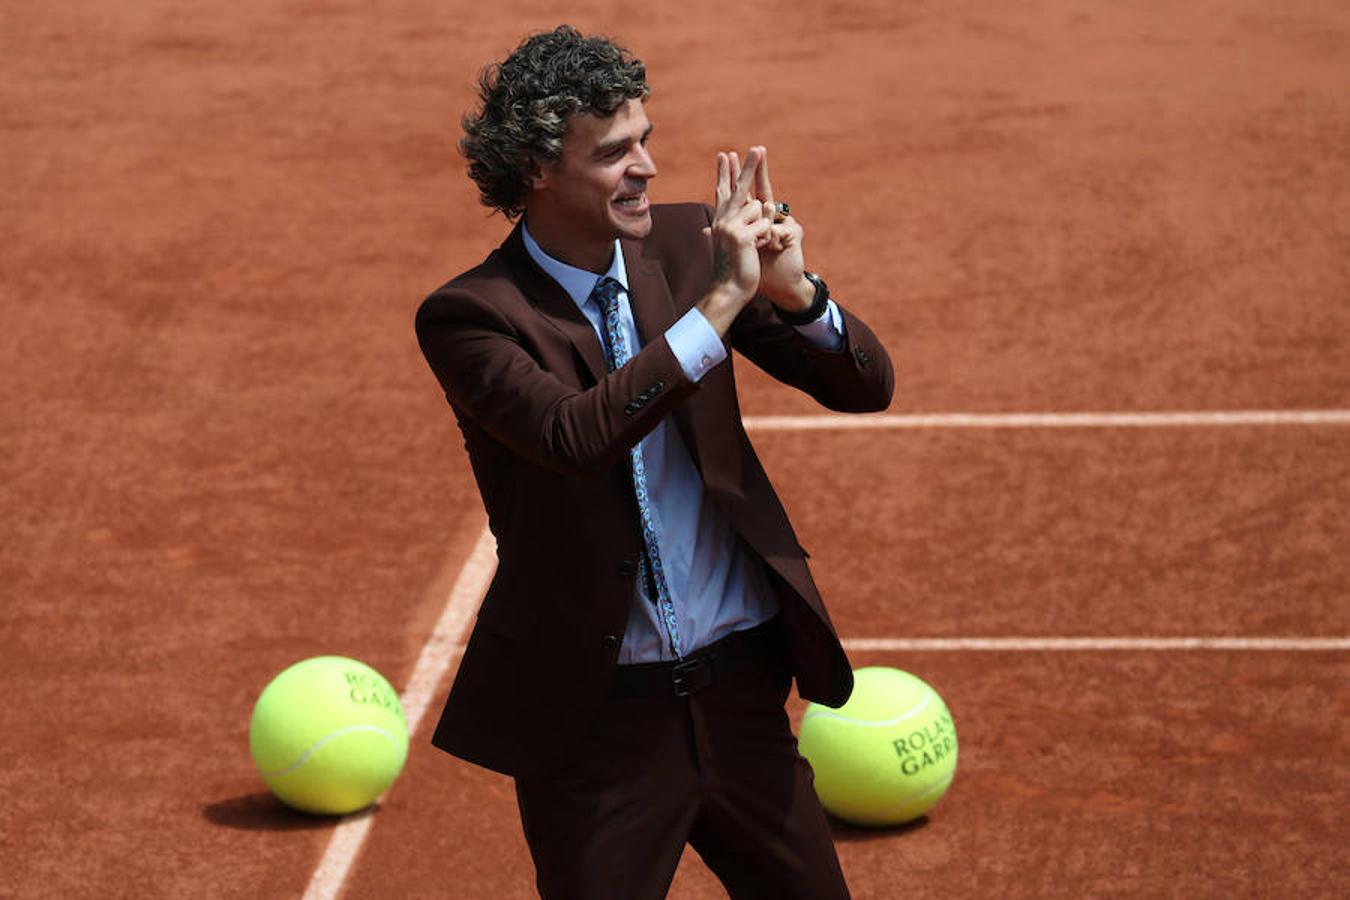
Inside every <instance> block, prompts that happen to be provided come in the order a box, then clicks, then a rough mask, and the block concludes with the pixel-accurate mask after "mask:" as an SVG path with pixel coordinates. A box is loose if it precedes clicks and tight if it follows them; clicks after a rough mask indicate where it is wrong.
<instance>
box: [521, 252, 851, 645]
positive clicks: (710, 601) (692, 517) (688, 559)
mask: <svg viewBox="0 0 1350 900" xmlns="http://www.w3.org/2000/svg"><path fill="white" fill-rule="evenodd" d="M521 236H522V237H523V238H524V240H525V249H526V250H527V251H528V252H529V254H530V256H531V258H533V259H534V261H535V262H536V263H538V264H539V267H540V268H541V269H543V270H544V271H545V272H547V273H548V274H549V275H550V276H552V278H553V279H554V280H555V281H557V282H558V284H559V285H561V286H562V288H563V290H565V291H566V292H567V294H568V296H570V297H571V298H572V299H573V300H574V301H575V302H576V304H577V306H578V307H579V308H580V309H581V312H582V313H583V314H584V315H585V316H586V319H587V320H588V321H589V322H590V323H591V326H592V327H593V328H595V333H596V337H597V338H599V339H600V340H601V342H602V343H603V341H604V338H603V337H601V335H602V333H603V329H604V313H603V312H602V311H601V309H600V307H599V304H597V303H596V302H595V301H593V300H591V299H590V296H591V291H592V290H593V289H594V288H595V284H596V282H597V281H599V280H600V279H601V278H604V277H609V278H613V279H614V280H615V281H617V282H618V283H619V284H620V285H622V286H623V290H622V291H621V292H620V295H619V319H620V322H621V326H622V328H623V331H624V337H625V339H626V340H627V341H628V346H629V347H632V348H634V349H633V353H634V354H636V353H637V350H638V349H639V348H641V346H642V342H641V340H640V339H639V336H638V330H637V325H636V324H635V323H634V321H633V311H632V308H631V306H630V305H629V302H628V270H627V268H626V267H625V266H624V261H623V250H622V247H621V246H620V244H619V242H618V241H617V240H615V242H614V259H613V261H612V262H611V263H610V266H609V270H608V271H607V272H605V273H602V274H600V275H597V274H596V273H594V272H588V271H586V270H585V269H578V268H576V267H575V266H569V265H568V264H566V263H563V262H560V261H558V260H556V259H554V258H553V257H551V256H549V255H548V254H547V253H545V252H544V251H543V249H542V248H541V247H540V246H539V244H538V243H537V242H536V241H535V240H534V238H533V237H532V236H531V235H530V232H529V229H528V228H525V227H523V226H522V228H521ZM798 331H800V332H801V333H802V334H803V336H805V337H806V338H807V339H808V340H810V341H812V343H815V344H816V345H817V346H820V347H822V348H825V349H838V348H839V347H841V346H843V342H844V335H843V327H842V321H841V317H840V314H839V310H838V308H837V307H835V305H834V302H833V301H830V303H829V308H828V309H827V310H826V312H825V313H824V314H823V315H822V316H821V317H820V319H818V320H816V321H815V322H812V323H811V324H809V325H803V326H800V327H799V328H798ZM665 337H666V342H667V343H668V344H669V345H670V349H671V350H672V351H673V352H674V354H675V357H676V359H678V360H679V362H680V366H681V367H682V368H683V369H684V371H685V374H687V375H688V376H689V378H690V379H691V380H693V381H698V380H699V379H700V378H702V377H703V376H704V375H705V374H706V373H707V372H708V371H709V370H710V369H712V368H713V367H714V366H716V365H718V364H719V363H721V362H722V361H723V360H725V359H726V348H725V346H724V345H723V344H722V340H721V338H719V337H718V335H717V331H716V329H714V328H713V327H712V325H710V324H708V320H707V319H705V318H704V317H703V314H702V313H701V312H699V311H698V310H697V309H691V310H689V312H687V313H685V314H684V316H682V317H681V318H680V319H679V321H677V322H676V323H675V324H674V325H672V326H670V328H669V329H667V331H666V333H665ZM639 446H640V447H641V451H642V458H643V462H644V463H645V465H646V469H647V491H648V494H649V496H650V498H651V503H652V510H651V512H652V518H653V521H654V524H655V526H656V534H657V544H658V545H659V547H660V553H661V565H662V566H663V568H664V570H665V574H666V583H667V585H668V586H669V588H670V597H671V601H672V603H673V604H674V606H675V617H676V622H677V627H678V628H679V632H680V640H681V643H682V644H683V646H684V651H685V652H686V653H688V652H689V651H691V650H696V649H698V648H699V647H703V646H706V645H708V644H711V643H712V642H713V641H716V640H719V639H720V638H723V637H726V636H727V635H728V634H731V633H732V632H734V631H741V630H744V629H746V628H752V627H754V626H755V625H759V624H762V623H764V622H767V621H768V620H769V619H771V618H773V616H774V615H775V614H776V613H777V612H778V600H777V598H776V597H775V596H774V594H773V590H772V589H771V588H770V587H769V583H768V579H767V576H766V575H765V573H764V570H763V568H762V566H761V564H760V563H759V562H758V561H757V560H756V559H755V557H754V556H753V555H752V554H750V553H749V552H747V551H746V549H745V548H744V547H743V546H742V545H741V542H740V539H739V537H738V536H737V534H736V532H735V530H734V529H733V528H732V527H731V526H730V525H729V524H728V523H727V522H726V521H725V520H723V518H722V516H721V515H720V514H719V513H718V511H717V509H716V507H715V506H713V504H712V503H709V502H708V500H707V498H706V496H705V494H704V490H703V480H702V479H701V478H700V477H699V474H698V469H697V468H696V467H695V465H694V461H693V460H692V459H691V458H690V456H689V451H688V448H686V447H685V445H684V440H683V439H682V438H681V437H680V432H679V429H678V428H675V427H674V426H673V424H672V423H671V421H670V419H669V418H667V419H665V420H663V421H662V422H661V423H660V424H659V425H657V426H656V428H654V429H653V430H652V431H651V432H650V433H649V434H648V435H647V436H646V437H644V438H643V439H642V442H641V443H640V444H639ZM671 658H672V655H671V651H670V644H669V641H668V640H666V639H665V626H664V625H663V624H662V622H661V616H660V613H659V611H658V610H657V608H656V606H655V605H654V604H653V603H652V602H651V601H650V600H648V599H647V598H646V597H645V596H644V595H643V593H642V586H641V584H639V585H638V586H637V588H636V591H635V596H634V598H633V609H632V612H631V613H630V615H629V617H628V627H627V628H626V630H625V631H624V636H623V645H622V647H621V648H620V650H619V662H620V663H622V664H628V663H640V662H657V661H660V660H669V659H671Z"/></svg>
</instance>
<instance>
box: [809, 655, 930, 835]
mask: <svg viewBox="0 0 1350 900" xmlns="http://www.w3.org/2000/svg"><path fill="white" fill-rule="evenodd" d="M853 678H854V681H853V694H852V695H851V696H850V697H849V699H848V702H847V703H845V704H844V705H843V706H841V707H839V708H838V709H831V708H830V707H828V706H821V705H819V704H816V703H812V704H810V705H809V706H808V707H807V709H806V715H805V717H804V718H803V719H802V728H801V736H800V738H799V739H798V745H799V747H800V749H801V753H802V756H805V757H806V758H807V760H809V761H810V763H811V768H813V769H814V770H815V773H816V793H817V794H818V795H819V796H820V802H821V804H822V805H824V807H825V808H826V809H827V810H829V811H830V812H831V813H833V814H834V815H836V816H838V817H839V818H841V819H843V820H845V821H847V822H853V823H855V824H857V825H899V824H901V823H903V822H909V821H912V820H913V819H917V818H918V817H919V816H922V815H923V814H924V813H926V812H928V811H929V810H930V809H932V808H933V807H934V806H936V805H937V802H938V801H939V800H941V799H942V795H943V794H945V793H947V788H948V787H949V786H950V785H951V783H952V776H953V775H955V774H956V749H957V746H956V726H955V725H954V724H952V717H951V714H950V713H948V712H947V704H945V703H943V702H942V698H941V697H939V696H938V693H937V691H935V690H933V689H932V688H931V687H929V686H928V685H927V684H925V683H924V682H923V681H921V680H920V679H918V678H916V677H915V676H913V675H911V674H909V673H908V672H902V671H900V670H899V669H890V668H885V667H882V666H873V667H870V668H865V669H858V670H857V671H856V672H854V673H853Z"/></svg>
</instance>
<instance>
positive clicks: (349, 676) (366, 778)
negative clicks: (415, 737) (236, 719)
mask: <svg viewBox="0 0 1350 900" xmlns="http://www.w3.org/2000/svg"><path fill="white" fill-rule="evenodd" d="M248 743H249V750H250V751H251V752H252V754H253V762H254V764H255V765H256V766H257V767H258V772H259V774H261V775H262V778H263V781H264V782H266V784H267V786H268V787H269V788H271V790H272V793H274V794H276V795H277V797H278V798H280V799H281V800H282V802H284V803H286V804H288V805H290V806H293V807H295V808H296V809H299V810H303V811H304V812H309V813H320V814H326V815H345V814H347V813H350V812H355V811H356V810H358V809H363V808H364V807H366V806H369V805H370V804H371V803H373V802H374V801H375V798H376V797H378V796H380V794H382V793H384V792H385V791H386V790H387V789H388V788H389V786H390V785H391V784H393V783H394V779H395V778H397V777H398V774H399V772H401V771H402V770H403V762H404V760H405V759H407V756H408V724H407V722H406V720H405V719H404V718H403V704H401V703H400V702H399V699H398V693H397V692H396V691H395V690H394V689H393V688H392V687H390V685H389V682H388V681H386V680H385V679H384V676H382V675H381V674H380V673H379V672H376V671H375V670H374V669H372V668H371V667H370V666H368V665H366V664H365V663H362V662H357V661H356V660H354V659H347V658H346V657H343V656H316V657H313V658H311V659H306V660H304V661H302V662H298V663H296V664H295V665H293V666H291V667H290V668H289V669H286V670H285V671H284V672H282V673H281V674H280V675H278V676H277V677H276V678H274V679H272V682H271V683H270V684H268V685H267V687H266V688H264V689H263V692H262V694H261V696H259V697H258V702H257V703H256V704H255V705H254V707H253V720H252V722H251V723H250V725H249V730H248Z"/></svg>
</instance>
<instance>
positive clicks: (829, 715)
mask: <svg viewBox="0 0 1350 900" xmlns="http://www.w3.org/2000/svg"><path fill="white" fill-rule="evenodd" d="M935 696H937V695H936V693H934V692H933V691H931V690H930V691H929V692H928V693H927V694H925V695H924V698H923V700H922V701H921V702H920V703H919V705H918V706H915V707H914V708H913V709H911V710H909V711H907V712H903V713H901V714H900V715H898V716H896V717H895V718H894V719H886V720H885V721H882V722H872V721H869V720H867V719H854V718H852V717H850V716H841V715H840V714H839V713H837V712H831V711H830V710H828V709H812V710H809V711H808V712H807V713H806V715H805V716H804V717H803V718H802V721H803V722H805V721H806V720H807V719H821V718H823V719H834V720H835V721H836V722H847V723H848V724H850V725H862V726H864V727H866V728H886V727H888V726H890V725H899V724H900V723H901V722H903V721H905V720H906V719H910V718H913V717H914V716H917V715H918V714H919V713H921V712H923V711H924V710H925V709H927V708H928V705H929V704H930V703H932V702H933V698H934V697H935Z"/></svg>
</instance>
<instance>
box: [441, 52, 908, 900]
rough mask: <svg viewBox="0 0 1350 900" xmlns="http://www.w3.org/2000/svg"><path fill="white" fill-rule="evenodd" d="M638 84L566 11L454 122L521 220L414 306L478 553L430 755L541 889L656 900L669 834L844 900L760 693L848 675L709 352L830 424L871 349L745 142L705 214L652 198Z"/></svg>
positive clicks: (705, 852) (766, 893)
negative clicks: (466, 624)
mask: <svg viewBox="0 0 1350 900" xmlns="http://www.w3.org/2000/svg"><path fill="white" fill-rule="evenodd" d="M647 96H648V88H647V84H646V77H645V69H644V68H643V66H642V64H641V62H639V61H638V60H636V59H634V58H633V57H632V56H631V55H630V54H628V53H627V51H625V50H623V49H622V48H619V47H617V46H615V45H614V44H612V43H611V42H609V41H608V40H606V39H603V38H594V37H583V36H582V35H580V34H578V33H577V32H576V31H574V30H573V29H571V28H569V27H567V26H562V27H560V28H558V29H557V30H555V31H553V32H551V33H547V34H541V35H536V36H534V37H532V38H530V39H528V40H527V41H525V42H524V43H523V44H521V46H520V47H519V48H517V50H516V51H515V52H514V53H513V54H511V56H510V57H509V58H508V59H507V60H506V61H505V62H503V63H502V64H501V65H499V66H495V67H490V68H489V69H488V70H486V71H485V73H484V76H483V79H482V83H481V98H482V108H481V109H480V110H479V111H478V112H477V114H476V115H473V116H470V117H468V118H466V120H465V130H466V136H465V138H464V140H463V141H462V142H461V146H462V148H463V150H464V152H465V154H466V156H467V157H468V158H469V160H470V175H471V177H473V178H474V180H475V182H476V183H477V184H478V186H479V189H480V192H481V194H482V199H483V202H484V203H485V204H487V205H489V206H491V207H493V208H495V209H498V210H500V211H502V212H503V213H504V214H505V215H506V216H507V217H508V218H510V219H520V220H521V221H519V222H518V223H517V225H516V227H515V229H514V230H513V231H512V232H511V234H510V236H509V237H508V238H507V239H506V241H505V243H503V244H502V246H501V247H499V248H498V249H497V250H496V251H494V252H493V253H492V254H491V255H490V256H488V258H487V259H486V260H485V261H484V262H483V263H482V264H480V265H479V266H477V267H475V268H474V269H472V270H470V271H468V272H466V273H464V274H463V275H460V276H459V277H457V278H455V279H454V280H452V281H450V282H449V283H448V284H446V285H444V286H443V287H441V288H440V289H438V290H437V291H435V292H434V293H433V294H432V295H431V296H430V297H428V298H427V300H426V301H425V302H424V303H423V304H422V307H421V308H420V309H419V311H418V314H417V335H418V339H419V341H420V343H421V347H422V350H423V353H424V354H425V355H426V358H427V361H428V363H429V364H430V366H431V368H432V370H433V372H434V373H435V375H436V377H437V379H438V380H439V382H440V384H441V386H442V388H443V389H444V390H445V394H446V397H447V399H448V400H449V402H450V405H451V408H452V409H453V410H454V413H455V417H456V419H457V421H458V424H459V427H460V429H461V431H462V433H463V435H464V442H465V447H466V448H467V450H468V454H469V459H470V462H471V464H472V466H473V471H474V476H475V478H476V479H477V482H478V486H479V490H480V492H481V494H482V497H483V502H484V505H485V506H486V508H487V512H488V518H489V524H490V527H491V529H492V533H493V535H494V536H495V537H496V539H497V548H498V568H497V573H496V576H495V578H494V579H493V582H492V585H491V587H490V589H489V590H488V594H487V597H486V599H485V600H484V602H483V605H482V609H481V610H480V612H479V615H478V621H477V624H476V625H475V627H474V630H473V634H472V636H471V638H470V640H469V645H468V647H467V649H466V650H465V654H464V658H463V660H462V661H461V663H460V668H459V673H458V675H457V678H456V680H455V684H454V687H453V689H452V690H451V693H450V697H449V700H448V701H447V703H446V706H445V710H444V712H443V714H442V716H441V719H440V722H439V724H438V726H437V728H436V732H435V736H434V737H433V742H434V743H435V744H436V745H437V746H438V747H440V748H442V749H444V750H446V751H447V752H450V753H452V754H455V755H456V756H460V757H462V758H464V759H466V760H469V761H471V762H474V763H477V764H480V765H483V766H486V767H488V768H491V769H494V770H497V771H500V772H503V773H506V774H508V775H510V776H512V777H513V778H515V780H516V790H517V797H518V800H519V804H520V811H521V818H522V823H523V826H524V830H525V837H526V840H527V843H528V844H529V846H530V851H531V854H532V856H533V858H534V862H535V866H536V871H537V884H538V888H539V892H540V894H541V896H543V897H545V898H587V900H591V898H609V897H612V898H616V900H618V898H622V900H633V898H659V897H663V896H665V893H666V891H667V889H668V887H669V885H670V881H671V878H672V877H673V875H674V871H675V867H676V864H677V863H678V861H679V858H680V855H681V853H682V851H683V849H684V846H685V845H686V843H687V844H690V845H692V846H693V847H694V848H695V850H697V851H698V853H699V854H700V855H701V856H702V857H703V859H704V860H705V861H706V862H707V863H708V865H709V867H710V868H711V869H712V870H713V872H714V873H715V874H716V875H717V876H718V877H719V878H720V879H721V880H722V882H723V883H724V884H725V885H726V887H727V889H728V890H729V891H730V893H731V895H732V896H733V897H736V898H749V897H773V898H791V897H801V898H812V900H821V898H838V897H847V896H848V890H847V887H846V886H845V884H844V879H843V875H842V872H841V871H840V867H839V863H838V859H837V857H836V855H835V852H834V847H833V843H832V840H831V835H830V831H829V827H828V823H827V821H826V818H825V816H824V813H823V811H822V810H821V808H820V805H819V803H818V801H817V800H816V797H815V794H814V791H813V789H812V784H811V771H810V767H809V765H808V764H807V763H806V762H805V761H804V760H803V759H802V758H801V757H800V756H799V755H798V754H797V752H796V741H795V739H794V738H793V736H792V733H791V730H790V727H789V723H788V719H787V716H786V713H785V711H784V708H783V706H784V702H785V700H786V698H787V695H788V691H789V687H790V684H791V679H792V678H793V677H795V678H796V679H797V685H798V689H799V691H800V693H801V695H802V696H803V697H805V698H807V699H810V700H816V701H819V702H822V703H826V704H830V705H835V706H837V705H840V704H842V703H843V702H844V701H845V700H846V699H847V698H848V695H849V692H850V690H851V689H852V670H851V669H850V667H849V664H848V660H847V658H846V657H845V655H844V652H843V650H842V648H841V647H840V644H839V641H838V639H837V637H836V635H835V632H834V628H833V626H832V625H831V623H830V619H829V616H828V614H827V613H826V611H825V607H824V605H823V603H822V601H821V598H820V596H819V593H818V592H817V590H816V587H815V584H814V583H813V581H812V579H811V575H810V573H809V571H808V569H807V565H806V561H805V557H806V555H807V554H806V551H805V550H803V549H802V547H801V546H800V545H799V544H798V542H797V539H796V536H795V534H794V533H793V530H792V527H791V525H790V524H789V523H788V519H787V516H786V514H785V513H784V511H783V508H782V505H781V504H780V503H779V501H778V498H777V497H776V495H775V494H774V491H773V488H772V487H771V486H770V484H769V481H768V479H767V477H766V476H765V474H764V470H763V468H762V467H761V466H760V463H759V460H758V458H757V457H756V455H755V452H754V449H753V448H752V447H751V445H750V442H749V440H748V438H747V437H746V434H745V431H744V428H743V426H742V423H741V419H740V413H739V408H738V403H737V397H736V386H735V379H734V374H733V371H732V366H731V361H730V359H729V350H730V349H734V350H736V351H737V352H739V353H741V354H742V355H743V356H745V357H746V358H747V359H749V360H750V361H752V362H753V363H755V364H756V365H758V366H760V367H761V368H763V369H764V370H765V371H767V372H769V373H770V374H771V375H773V376H774V377H775V378H777V379H778V380H779V381H782V382H784V383H786V384H789V385H791V386H793V387H796V388H798V389H800V390H803V391H805V392H807V393H809V394H810V395H811V396H813V397H814V398H816V400H818V401H819V402H820V403H822V404H823V405H824V406H826V407H829V408H830V409H834V410H839V411H847V412H863V411H873V410H880V409H884V408H885V407H886V406H887V405H888V404H889V402H890V397H891V392H892V387H893V376H892V372H891V366H890V361H889V359H888V357H887V355H886V352H885V350H884V349H882V347H881V345H880V344H879V343H878V341H877V340H876V338H875V336H874V335H873V334H872V333H871V331H870V330H869V329H868V328H867V326H865V325H864V324H863V323H862V322H861V321H859V320H858V319H857V318H855V317H854V316H853V315H852V314H850V313H849V312H848V311H847V310H845V309H843V307H842V306H841V305H839V304H838V303H836V302H835V301H834V300H832V299H831V298H830V296H829V290H828V288H827V287H826V286H825V284H824V282H823V281H822V280H821V279H820V278H819V277H818V276H815V275H814V274H812V273H810V272H808V271H807V270H806V269H805V266H804V261H803V256H802V238H803V229H802V226H801V225H800V224H799V223H798V222H797V221H796V219H795V218H793V217H792V216H791V215H790V211H789V210H788V207H787V204H785V203H779V202H776V201H775V200H774V198H773V189H772V185H771V183H770V180H769V173H768V160H767V151H766V150H765V149H764V148H763V147H753V148H751V149H750V151H749V152H748V153H747V154H746V157H745V160H744V165H742V161H741V159H740V157H739V156H738V155H737V154H736V153H721V154H718V157H717V176H716V190H715V195H716V206H715V208H709V207H707V206H703V205H699V204H684V205H672V206H654V205H652V204H650V202H649V201H648V198H647V195H646V188H647V183H648V182H649V181H650V179H651V178H653V177H655V175H656V171H657V170H656V166H655V163H654V161H653V159H652V156H651V155H650V153H649V152H648V146H647V145H648V138H649V136H650V134H651V125H650V123H649V121H648V119H647V116H646V112H645V109H644V106H643V102H644V101H645V100H646V98H647ZM824 465H829V463H828V462H822V466H824ZM800 474H801V477H811V475H812V473H811V472H805V473H800Z"/></svg>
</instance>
